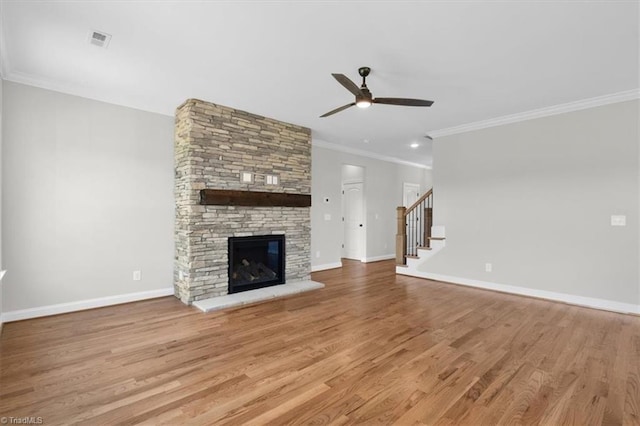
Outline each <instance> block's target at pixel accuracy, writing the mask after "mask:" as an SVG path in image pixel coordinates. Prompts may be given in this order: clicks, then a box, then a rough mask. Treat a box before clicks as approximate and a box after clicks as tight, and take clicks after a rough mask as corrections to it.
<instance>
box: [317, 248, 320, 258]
mask: <svg viewBox="0 0 640 426" xmlns="http://www.w3.org/2000/svg"><path fill="white" fill-rule="evenodd" d="M318 257H320V250H318V251H317V252H316V258H318Z"/></svg>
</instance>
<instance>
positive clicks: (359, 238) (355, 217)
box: [342, 182, 364, 260]
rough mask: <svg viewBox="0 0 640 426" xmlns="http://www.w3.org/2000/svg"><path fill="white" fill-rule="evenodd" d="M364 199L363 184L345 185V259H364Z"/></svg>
mask: <svg viewBox="0 0 640 426" xmlns="http://www.w3.org/2000/svg"><path fill="white" fill-rule="evenodd" d="M363 201H364V197H363V193H362V182H357V183H345V184H344V185H343V186H342V206H343V209H344V257H346V258H347V259H354V260H362V259H363V258H364V203H363Z"/></svg>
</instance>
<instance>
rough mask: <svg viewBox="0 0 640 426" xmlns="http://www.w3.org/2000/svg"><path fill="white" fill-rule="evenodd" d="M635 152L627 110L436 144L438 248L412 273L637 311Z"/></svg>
mask: <svg viewBox="0 0 640 426" xmlns="http://www.w3.org/2000/svg"><path fill="white" fill-rule="evenodd" d="M638 144H639V135H638V102H637V101H631V102H624V103H618V104H612V105H607V106H602V107H598V108H592V109H588V110H582V111H576V112H571V113H566V114H561V115H557V116H553V117H546V118H540V119H536V120H530V121H525V122H521V123H516V124H510V125H505V126H500V127H494V128H489V129H484V130H479V131H474V132H468V133H463V134H458V135H452V136H448V137H443V138H439V139H437V140H436V141H435V142H434V170H433V172H434V176H433V178H434V199H435V201H434V203H435V204H434V222H435V224H436V225H444V226H445V227H446V237H447V245H446V247H445V248H444V249H443V250H442V251H441V252H439V253H438V254H436V255H435V256H434V257H433V258H432V259H430V260H429V261H428V262H426V263H425V264H423V266H421V267H420V268H419V269H420V270H422V271H424V272H429V273H434V274H442V275H448V276H453V277H461V278H466V279H473V280H482V281H487V282H492V283H498V284H507V285H512V286H518V287H526V288H530V289H537V290H544V291H552V292H557V293H565V294H571V295H578V296H585V297H593V298H600V299H606V300H612V301H617V302H623V303H631V304H637V303H639V302H640V291H639V282H640V281H639V274H638V263H639V262H638V261H639V226H638V213H639V211H638V209H639V189H640V188H639V181H638V172H639V163H638V162H639V146H638ZM614 214H615V215H626V220H627V226H626V227H612V226H610V216H611V215H614ZM486 262H490V263H492V264H493V272H485V263H486Z"/></svg>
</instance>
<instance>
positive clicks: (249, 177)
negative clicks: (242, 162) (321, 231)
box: [240, 172, 253, 183]
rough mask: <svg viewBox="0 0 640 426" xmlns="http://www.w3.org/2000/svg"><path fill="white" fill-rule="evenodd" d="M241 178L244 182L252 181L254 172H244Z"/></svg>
mask: <svg viewBox="0 0 640 426" xmlns="http://www.w3.org/2000/svg"><path fill="white" fill-rule="evenodd" d="M240 180H241V181H242V182H244V183H251V182H253V173H249V172H242V173H241V174H240Z"/></svg>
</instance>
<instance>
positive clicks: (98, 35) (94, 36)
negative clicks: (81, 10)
mask: <svg viewBox="0 0 640 426" xmlns="http://www.w3.org/2000/svg"><path fill="white" fill-rule="evenodd" d="M110 41H111V35H110V34H107V33H105V32H102V31H94V30H91V31H90V32H89V43H91V44H93V45H94V46H98V47H102V48H105V49H106V48H107V47H108V46H109V42H110Z"/></svg>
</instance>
